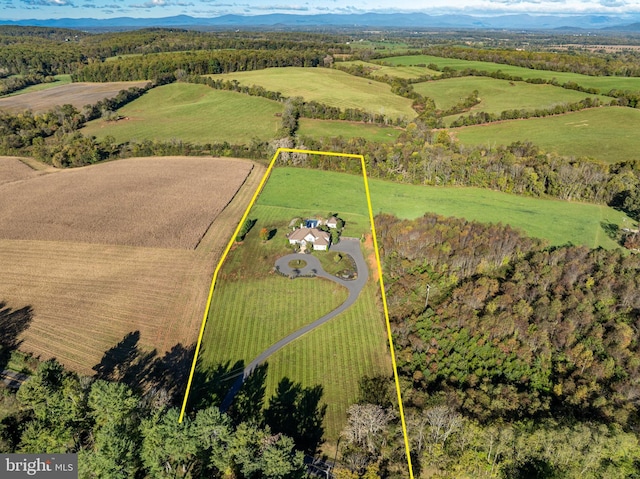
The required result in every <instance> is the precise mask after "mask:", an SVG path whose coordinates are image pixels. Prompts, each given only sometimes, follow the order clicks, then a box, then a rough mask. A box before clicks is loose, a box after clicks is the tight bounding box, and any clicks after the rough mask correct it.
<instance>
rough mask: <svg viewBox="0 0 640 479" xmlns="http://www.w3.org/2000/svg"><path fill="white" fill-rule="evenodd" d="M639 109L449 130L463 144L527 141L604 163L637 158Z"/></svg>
mask: <svg viewBox="0 0 640 479" xmlns="http://www.w3.org/2000/svg"><path fill="white" fill-rule="evenodd" d="M639 124H640V110H638V109H633V108H623V107H606V108H594V109H590V110H582V111H577V112H574V113H567V114H565V115H558V116H549V117H546V118H530V119H527V120H510V121H503V122H497V123H489V124H486V125H477V126H467V127H461V128H455V129H452V130H450V131H451V132H453V134H454V135H455V136H456V137H457V138H458V139H459V140H460V142H461V143H463V144H468V145H484V146H486V147H489V148H491V147H494V146H495V145H509V144H511V143H513V142H515V141H530V142H532V143H534V144H535V145H538V146H539V147H540V148H542V149H543V150H545V151H549V152H552V151H554V152H557V153H559V154H561V155H566V156H572V157H574V158H580V157H587V158H594V159H596V160H598V161H601V162H604V163H616V162H619V161H632V160H636V159H637V158H638V151H640V137H639V136H638V134H637V130H638V128H637V126H638V125H639Z"/></svg>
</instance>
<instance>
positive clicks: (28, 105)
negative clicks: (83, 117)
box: [0, 80, 147, 113]
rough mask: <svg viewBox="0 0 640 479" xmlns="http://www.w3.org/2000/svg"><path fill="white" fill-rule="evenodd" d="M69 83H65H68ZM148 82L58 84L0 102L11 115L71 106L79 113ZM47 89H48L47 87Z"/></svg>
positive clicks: (2, 107) (0, 100) (26, 91)
mask: <svg viewBox="0 0 640 479" xmlns="http://www.w3.org/2000/svg"><path fill="white" fill-rule="evenodd" d="M65 81H66V80H65ZM146 83H147V82H146V81H137V82H108V83H66V84H63V85H58V84H55V86H52V87H51V88H44V89H43V88H42V87H41V86H40V85H35V86H36V87H40V88H35V87H31V89H29V90H27V89H25V91H24V92H22V93H20V94H16V95H10V96H6V97H3V98H0V109H2V110H8V111H12V112H20V111H23V110H32V111H34V112H36V113H38V112H43V111H47V110H50V109H52V108H54V107H55V106H57V105H65V104H70V105H73V106H74V107H75V108H77V109H78V110H80V109H81V108H82V107H83V106H85V105H88V104H94V103H97V102H98V101H100V100H103V99H105V98H112V97H114V96H116V95H117V94H118V93H119V92H120V91H121V90H127V89H129V88H131V87H134V86H137V87H142V86H144V85H146ZM47 86H48V85H47Z"/></svg>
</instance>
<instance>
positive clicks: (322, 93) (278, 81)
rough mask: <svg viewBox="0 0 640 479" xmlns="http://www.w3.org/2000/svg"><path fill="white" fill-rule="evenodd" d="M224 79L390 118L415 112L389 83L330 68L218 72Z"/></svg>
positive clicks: (408, 102)
mask: <svg viewBox="0 0 640 479" xmlns="http://www.w3.org/2000/svg"><path fill="white" fill-rule="evenodd" d="M214 77H215V78H219V79H223V80H238V81H239V82H240V83H241V84H243V85H260V86H262V87H264V88H266V89H267V90H271V91H279V92H280V93H282V94H283V95H285V96H288V97H294V96H301V97H302V98H304V99H305V100H315V101H318V102H321V103H326V104H327V105H330V106H336V107H339V108H343V109H344V108H360V109H362V110H366V111H369V112H373V113H380V114H384V115H386V116H389V117H391V118H397V117H400V118H402V117H406V118H408V119H411V118H413V117H415V116H416V113H415V112H414V111H413V109H412V108H411V100H409V99H407V98H402V97H400V96H398V95H394V94H393V93H391V87H390V86H389V85H387V84H386V83H381V82H376V81H372V80H367V79H366V78H360V77H354V76H353V75H349V74H348V73H344V72H341V71H338V70H332V69H329V68H298V67H286V68H267V69H265V70H256V71H249V72H236V73H227V74H223V75H215V76H214Z"/></svg>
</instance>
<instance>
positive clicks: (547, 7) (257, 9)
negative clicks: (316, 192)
mask: <svg viewBox="0 0 640 479" xmlns="http://www.w3.org/2000/svg"><path fill="white" fill-rule="evenodd" d="M365 12H378V13H391V12H405V13H406V12H423V13H427V14H429V15H439V14H443V13H466V14H470V15H496V14H510V13H511V14H513V13H531V14H546V13H549V14H585V13H588V14H593V13H597V14H605V15H606V14H613V15H621V14H622V15H624V14H626V15H629V14H638V13H640V0H566V1H565V0H275V1H271V0H238V1H236V0H0V18H2V19H5V20H21V19H45V18H83V17H93V18H111V17H121V16H126V17H146V18H151V17H167V16H172V15H181V14H185V15H191V16H193V17H218V16H221V15H226V14H229V13H233V14H239V15H260V14H268V13H291V14H316V13H365Z"/></svg>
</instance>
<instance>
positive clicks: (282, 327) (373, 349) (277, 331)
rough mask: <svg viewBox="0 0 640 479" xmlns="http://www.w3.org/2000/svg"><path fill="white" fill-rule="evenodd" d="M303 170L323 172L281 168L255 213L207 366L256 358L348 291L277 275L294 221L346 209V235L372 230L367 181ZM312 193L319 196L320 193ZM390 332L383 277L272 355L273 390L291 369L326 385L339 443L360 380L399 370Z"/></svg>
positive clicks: (231, 273)
mask: <svg viewBox="0 0 640 479" xmlns="http://www.w3.org/2000/svg"><path fill="white" fill-rule="evenodd" d="M298 171H300V172H303V171H308V172H310V173H314V171H312V170H297V169H293V168H275V169H274V171H273V173H272V176H271V178H270V179H269V181H267V183H266V185H265V188H264V190H263V193H262V194H261V195H260V197H259V199H258V202H257V204H256V205H254V207H253V208H252V209H251V211H250V213H249V218H250V219H255V220H256V224H255V225H254V227H253V228H252V229H251V230H250V232H249V233H248V234H247V236H246V237H245V239H244V241H243V242H242V243H239V244H236V245H235V246H234V249H233V250H232V251H231V252H230V254H229V256H228V258H227V260H226V262H225V264H224V266H223V268H222V270H221V274H220V276H219V279H218V283H217V284H216V287H215V289H214V294H213V300H212V306H211V311H210V313H209V319H208V322H207V326H206V328H205V333H204V338H203V352H202V354H201V356H200V363H199V369H200V370H206V369H207V368H208V367H215V365H217V364H219V363H225V362H227V361H231V363H235V362H236V361H239V360H242V361H244V363H245V364H246V363H247V362H249V361H251V360H252V359H254V358H255V357H256V356H257V355H258V354H259V353H260V352H261V351H263V350H264V349H266V348H267V347H268V346H269V345H271V344H273V343H275V342H277V341H278V340H279V339H281V338H283V337H286V336H287V335H288V334H290V333H291V332H293V331H295V330H297V329H299V328H300V327H302V326H304V325H306V324H308V323H310V322H312V321H314V320H316V319H318V318H320V317H322V316H323V315H324V314H326V313H327V312H329V311H331V310H333V309H335V308H336V307H337V306H338V305H339V304H341V303H342V302H343V301H344V300H345V299H346V298H347V290H346V289H345V288H344V287H342V286H339V285H337V284H336V283H333V282H330V281H328V280H324V279H320V278H296V279H289V278H286V277H283V276H281V275H279V274H277V273H275V272H273V265H274V262H275V260H276V259H277V258H278V257H280V256H282V255H285V254H288V253H290V252H291V248H290V246H289V245H288V241H287V239H286V237H285V235H286V233H287V232H288V231H290V230H291V227H290V226H289V224H290V223H291V221H292V220H293V219H294V218H305V217H310V216H317V215H321V216H326V215H327V214H328V213H329V212H338V213H339V214H340V216H341V217H342V218H343V219H344V220H345V221H346V226H345V230H344V234H345V235H346V236H355V235H360V234H361V233H362V232H364V231H368V230H370V228H369V224H368V216H367V215H366V211H367V210H366V197H365V194H364V184H363V182H362V178H358V177H357V176H351V175H336V174H328V175H320V176H315V175H311V176H307V177H305V176H297V175H295V173H297V172H298ZM289 173H293V176H291V175H289ZM318 173H322V172H318ZM358 179H360V182H358V181H357V180H358ZM298 181H302V183H298ZM310 181H311V182H312V183H309V182H310ZM327 181H328V182H329V183H326V182H327ZM342 185H345V186H347V187H348V192H346V193H347V194H344V195H343V194H342V192H341V191H340V189H341V187H342ZM312 191H313V192H319V194H317V195H314V194H310V192H312ZM300 192H302V193H300ZM326 193H328V195H329V196H327V194H326ZM262 228H267V230H268V231H273V236H272V238H271V239H270V240H268V241H262V240H261V239H260V238H259V231H260V230H261V229H262ZM314 254H315V255H318V256H319V255H322V254H323V252H316V253H314ZM326 254H329V253H326ZM385 331H386V330H385V327H384V320H383V316H382V313H381V311H380V310H379V309H378V304H377V302H376V283H374V282H373V281H370V283H369V284H368V285H367V287H366V288H365V290H364V292H363V293H362V295H361V296H360V297H359V298H358V300H357V302H356V304H354V305H353V306H352V307H351V308H349V310H348V311H346V312H344V313H343V314H342V315H340V316H339V317H337V318H335V319H334V320H332V321H330V322H329V323H327V324H325V325H323V326H322V327H320V328H319V329H317V330H314V331H313V332H312V333H309V334H308V335H306V336H304V337H303V338H301V339H299V340H297V341H296V342H294V343H293V344H291V345H289V346H287V347H286V348H284V349H283V350H281V351H280V352H279V353H277V354H276V355H275V356H274V357H272V358H271V359H270V360H269V374H268V380H267V397H268V396H269V395H270V394H272V393H273V391H274V390H275V387H276V385H277V383H278V382H279V381H280V380H281V379H282V378H283V377H285V376H286V377H288V378H290V379H292V380H294V381H298V382H301V383H302V384H303V385H304V386H314V385H316V384H321V385H322V386H323V388H324V397H323V402H324V403H326V404H327V406H328V410H327V416H326V420H325V428H326V437H327V439H329V440H331V441H335V440H336V439H337V437H338V434H339V432H340V430H341V429H342V428H343V427H344V425H345V414H346V409H347V407H348V405H349V404H350V403H352V402H353V401H354V400H355V399H356V397H357V394H358V382H359V379H360V378H361V377H362V376H363V375H364V374H369V375H374V374H385V375H389V374H390V373H391V371H390V364H389V354H388V346H387V344H386V334H385Z"/></svg>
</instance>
